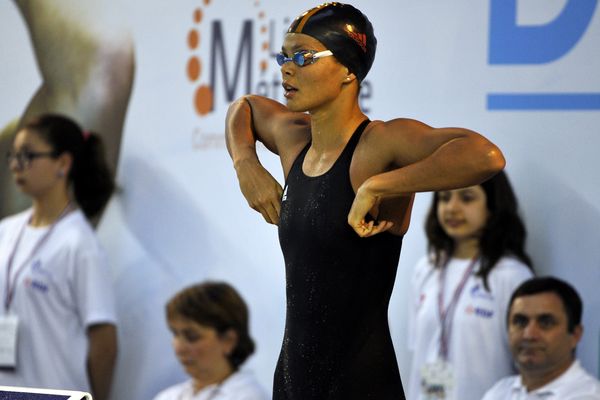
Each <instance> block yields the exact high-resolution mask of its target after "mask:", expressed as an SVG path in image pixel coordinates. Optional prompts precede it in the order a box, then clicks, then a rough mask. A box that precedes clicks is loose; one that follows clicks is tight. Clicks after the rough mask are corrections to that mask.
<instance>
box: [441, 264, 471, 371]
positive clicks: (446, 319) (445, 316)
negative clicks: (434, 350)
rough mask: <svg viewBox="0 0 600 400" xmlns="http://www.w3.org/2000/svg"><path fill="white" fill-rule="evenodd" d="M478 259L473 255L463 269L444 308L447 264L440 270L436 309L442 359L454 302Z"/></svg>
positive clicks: (450, 326)
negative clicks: (438, 317) (438, 320)
mask: <svg viewBox="0 0 600 400" xmlns="http://www.w3.org/2000/svg"><path fill="white" fill-rule="evenodd" d="M478 259H479V257H478V256H475V257H473V259H472V260H471V263H470V264H469V266H468V267H467V269H466V270H465V272H464V274H463V276H462V278H461V280H460V282H459V283H458V286H457V287H456V289H455V290H454V294H453V295H452V299H450V303H448V307H446V309H444V286H445V284H446V268H447V265H444V266H443V267H442V268H441V270H440V275H439V277H440V279H439V284H440V290H439V292H438V311H439V316H440V323H441V326H442V333H441V335H440V356H441V357H442V359H443V360H445V361H447V360H448V345H449V343H450V334H451V333H452V323H453V320H454V312H455V311H456V304H457V303H458V299H459V298H460V295H461V293H462V292H463V290H464V288H465V285H466V284H467V281H468V280H469V276H471V274H472V273H473V269H474V268H475V264H476V263H477V260H478Z"/></svg>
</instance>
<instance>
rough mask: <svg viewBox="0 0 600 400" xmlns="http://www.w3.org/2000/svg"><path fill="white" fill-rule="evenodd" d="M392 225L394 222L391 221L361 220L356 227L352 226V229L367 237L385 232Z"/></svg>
mask: <svg viewBox="0 0 600 400" xmlns="http://www.w3.org/2000/svg"><path fill="white" fill-rule="evenodd" d="M392 226H394V223H393V222H392V221H379V222H377V223H375V222H374V221H370V222H365V221H362V222H361V223H359V224H358V225H357V226H356V227H353V228H354V231H355V232H356V233H357V234H358V236H360V237H369V236H374V235H377V234H379V233H382V232H385V231H387V230H389V229H390V228H391V227H392Z"/></svg>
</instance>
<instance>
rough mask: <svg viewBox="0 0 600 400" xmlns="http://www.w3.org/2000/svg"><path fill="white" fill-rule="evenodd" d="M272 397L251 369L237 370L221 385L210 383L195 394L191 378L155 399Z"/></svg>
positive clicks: (262, 399) (250, 399) (258, 399)
mask: <svg viewBox="0 0 600 400" xmlns="http://www.w3.org/2000/svg"><path fill="white" fill-rule="evenodd" d="M268 399H270V397H269V396H268V395H267V393H266V392H265V390H264V389H263V388H262V387H261V386H260V385H259V384H258V382H257V381H256V379H255V378H254V375H253V374H252V373H251V372H249V371H237V372H235V373H233V374H232V375H231V376H230V377H229V378H227V379H226V380H225V381H223V383H222V384H220V385H210V386H207V387H205V388H204V389H202V390H200V391H199V392H198V393H196V395H194V387H193V383H192V381H191V380H188V381H186V382H182V383H179V384H177V385H174V386H171V387H169V388H167V389H165V390H163V391H162V392H160V393H159V394H158V395H156V397H155V398H154V400H268Z"/></svg>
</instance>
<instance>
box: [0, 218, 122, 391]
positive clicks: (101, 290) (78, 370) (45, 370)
mask: <svg viewBox="0 0 600 400" xmlns="http://www.w3.org/2000/svg"><path fill="white" fill-rule="evenodd" d="M30 215H31V210H27V211H25V212H22V213H20V214H17V215H14V216H11V217H8V218H6V219H4V220H3V221H1V222H0V293H2V300H3V302H2V305H3V307H2V310H1V312H2V314H4V313H5V311H4V300H5V299H6V279H7V276H6V275H7V268H8V259H9V257H10V254H11V253H12V252H13V249H14V248H15V245H16V242H17V238H18V236H19V233H20V232H21V230H22V228H23V226H25V225H26V224H27V221H28V220H29V217H30ZM48 229H49V228H32V227H29V226H27V227H26V228H25V229H24V230H23V235H22V239H21V241H20V244H19V246H18V248H17V250H16V253H15V257H14V261H13V264H12V270H11V276H10V284H11V287H14V288H15V292H14V297H13V299H12V302H11V303H10V308H9V310H8V313H9V314H12V315H17V316H18V318H19V327H18V340H17V367H16V369H15V370H14V371H6V370H0V385H9V386H28V387H42V388H50V389H64V390H78V391H84V392H89V391H90V385H89V382H88V376H87V372H86V371H87V367H86V358H87V349H88V340H87V334H86V330H87V328H88V327H90V326H91V325H94V324H98V323H111V324H115V322H116V312H115V304H114V296H113V288H112V284H111V278H110V271H109V269H108V266H107V262H106V258H105V255H104V253H103V251H102V250H101V248H100V245H99V242H98V240H97V238H96V235H95V233H94V231H93V229H92V227H91V226H90V225H89V223H88V222H87V220H86V219H85V217H84V215H83V214H82V213H81V211H79V210H75V211H72V212H70V213H69V214H67V215H65V216H64V217H63V218H62V219H61V220H60V221H59V222H58V223H57V224H56V226H55V227H54V229H53V230H52V231H51V232H50V235H49V236H47V238H46V240H45V241H44V243H43V244H42V245H41V247H39V248H38V249H37V251H36V252H35V253H34V254H33V257H32V258H30V259H29V262H27V264H23V263H24V262H25V261H26V259H27V258H28V256H29V255H30V254H31V251H32V250H33V248H34V247H35V244H36V243H37V242H38V241H39V240H40V239H41V238H42V237H43V236H44V235H45V233H46V232H47V231H48ZM19 271H20V273H18V272H19ZM17 273H18V276H17V282H16V285H15V276H16V275H17Z"/></svg>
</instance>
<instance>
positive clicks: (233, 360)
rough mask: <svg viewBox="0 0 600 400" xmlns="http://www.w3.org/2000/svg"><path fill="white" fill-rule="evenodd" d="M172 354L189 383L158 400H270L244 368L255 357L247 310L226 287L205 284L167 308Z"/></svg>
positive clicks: (165, 392) (179, 296) (173, 300)
mask: <svg viewBox="0 0 600 400" xmlns="http://www.w3.org/2000/svg"><path fill="white" fill-rule="evenodd" d="M166 316H167V323H168V325H169V329H170V330H171V332H172V333H173V349H174V351H175V354H176V356H177V358H178V360H179V362H180V363H181V365H182V366H183V368H184V369H185V371H186V373H187V374H188V375H189V376H190V379H189V380H187V381H186V382H183V383H179V384H177V385H174V386H171V387H170V388H168V389H165V390H163V391H162V392H160V393H159V394H158V395H157V396H156V397H155V398H154V400H209V399H210V400H266V399H268V397H267V395H266V393H265V391H264V390H263V389H262V388H261V387H260V385H259V384H258V382H257V381H256V380H255V378H254V376H253V375H252V374H251V373H250V372H249V371H247V370H241V369H240V367H241V366H242V364H243V363H244V362H245V361H246V359H247V358H248V357H249V356H250V355H251V354H252V353H253V352H254V341H253V340H252V338H251V337H250V333H249V330H248V307H247V306H246V303H245V302H244V300H243V299H242V298H241V296H240V295H239V294H238V293H237V291H236V290H235V289H234V288H233V287H231V286H230V285H228V284H226V283H220V282H205V283H202V284H199V285H194V286H191V287H188V288H186V289H184V290H182V291H180V292H179V293H177V294H176V295H175V296H174V297H173V298H171V300H169V302H168V303H167V306H166Z"/></svg>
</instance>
